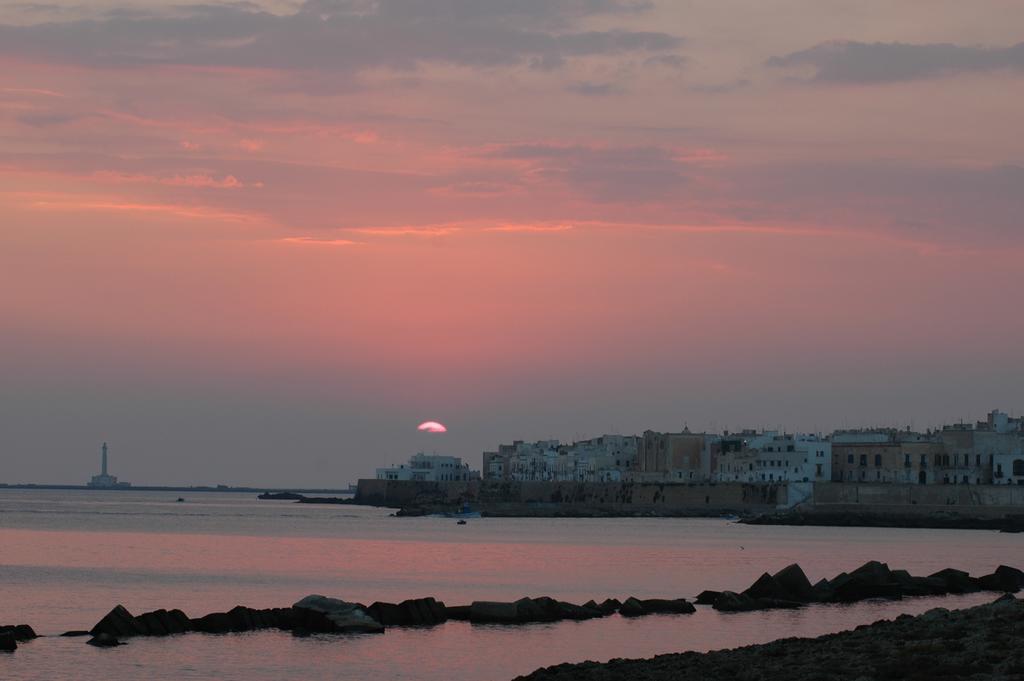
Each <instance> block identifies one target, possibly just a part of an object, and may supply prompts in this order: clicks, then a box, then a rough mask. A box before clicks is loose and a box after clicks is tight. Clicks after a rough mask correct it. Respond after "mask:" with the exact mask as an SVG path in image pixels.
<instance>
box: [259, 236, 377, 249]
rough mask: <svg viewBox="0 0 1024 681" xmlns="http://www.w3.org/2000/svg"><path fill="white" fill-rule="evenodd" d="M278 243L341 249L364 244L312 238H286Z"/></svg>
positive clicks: (346, 240)
mask: <svg viewBox="0 0 1024 681" xmlns="http://www.w3.org/2000/svg"><path fill="white" fill-rule="evenodd" d="M275 241H277V242H278V243H282V244H298V245H300V246H325V247H333V248H337V247H341V246H361V245H363V242H361V241H353V240H352V239H318V238H315V237H310V236H286V237H282V238H280V239H275Z"/></svg>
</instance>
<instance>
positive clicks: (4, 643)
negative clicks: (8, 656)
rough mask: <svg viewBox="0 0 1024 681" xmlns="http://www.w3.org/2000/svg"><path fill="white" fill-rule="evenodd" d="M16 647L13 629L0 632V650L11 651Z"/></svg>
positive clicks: (16, 642)
mask: <svg viewBox="0 0 1024 681" xmlns="http://www.w3.org/2000/svg"><path fill="white" fill-rule="evenodd" d="M17 649H18V641H17V639H15V638H14V632H13V631H3V632H0V652H5V653H13V652H14V651H15V650H17Z"/></svg>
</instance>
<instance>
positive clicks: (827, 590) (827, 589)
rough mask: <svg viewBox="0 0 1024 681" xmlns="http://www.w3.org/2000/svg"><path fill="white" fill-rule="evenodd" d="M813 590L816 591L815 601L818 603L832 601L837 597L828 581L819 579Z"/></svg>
mask: <svg viewBox="0 0 1024 681" xmlns="http://www.w3.org/2000/svg"><path fill="white" fill-rule="evenodd" d="M842 574H846V573H842ZM812 588H813V590H814V600H816V601H822V602H827V601H831V600H832V597H833V596H835V592H833V590H832V584H831V583H830V582H829V581H828V580H827V579H824V578H822V579H819V580H818V581H817V582H816V583H815V584H814V586H813V587H812Z"/></svg>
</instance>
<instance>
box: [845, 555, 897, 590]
mask: <svg viewBox="0 0 1024 681" xmlns="http://www.w3.org/2000/svg"><path fill="white" fill-rule="evenodd" d="M850 574H851V575H858V576H860V577H863V578H864V579H866V580H867V581H868V582H870V583H873V584H891V583H892V571H891V570H889V566H888V565H886V564H885V563H881V562H879V561H877V560H869V561H868V562H866V563H864V564H863V565H861V566H860V567H859V568H857V569H856V570H854V571H853V572H851V573H850Z"/></svg>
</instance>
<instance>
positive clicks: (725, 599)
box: [712, 591, 759, 612]
mask: <svg viewBox="0 0 1024 681" xmlns="http://www.w3.org/2000/svg"><path fill="white" fill-rule="evenodd" d="M712 607H713V608H714V609H715V610H720V611H722V612H747V611H748V610H758V609H759V607H758V605H757V601H755V600H754V599H753V598H751V597H750V596H746V595H744V594H738V593H736V592H734V591H723V592H722V593H720V594H718V598H716V599H715V602H714V604H713V605H712Z"/></svg>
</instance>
